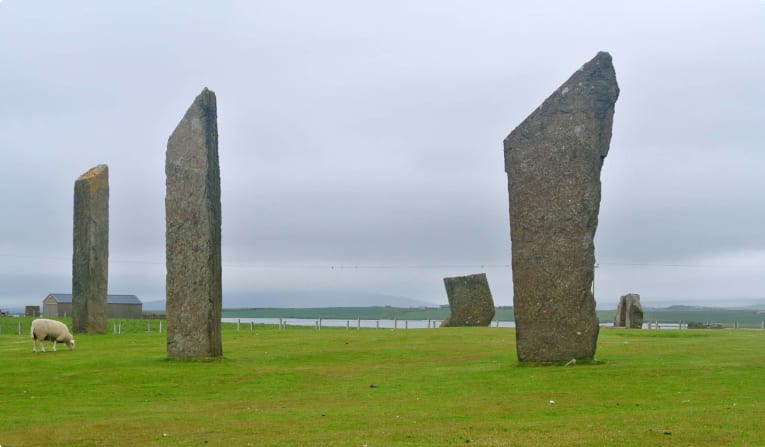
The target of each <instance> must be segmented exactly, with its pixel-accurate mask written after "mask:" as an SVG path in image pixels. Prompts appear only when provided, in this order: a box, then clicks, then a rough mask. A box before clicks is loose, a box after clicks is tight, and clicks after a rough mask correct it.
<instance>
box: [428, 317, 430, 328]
mask: <svg viewBox="0 0 765 447" xmlns="http://www.w3.org/2000/svg"><path fill="white" fill-rule="evenodd" d="M428 329H430V319H428Z"/></svg>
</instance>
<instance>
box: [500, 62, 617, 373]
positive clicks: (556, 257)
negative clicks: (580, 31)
mask: <svg viewBox="0 0 765 447" xmlns="http://www.w3.org/2000/svg"><path fill="white" fill-rule="evenodd" d="M618 96H619V87H618V86H617V83H616V75H615V73H614V68H613V65H612V64H611V55H609V54H608V53H604V52H600V53H598V54H597V55H596V56H595V57H594V58H593V59H592V60H591V61H589V62H588V63H586V64H585V65H584V66H582V68H580V69H579V70H578V71H577V72H576V73H574V74H573V75H572V76H571V78H569V79H568V80H567V81H566V82H565V83H563V85H561V86H560V88H558V90H556V91H555V92H554V93H553V94H552V95H551V96H550V97H549V98H547V99H546V100H545V101H544V103H542V105H541V106H540V107H539V108H537V109H536V110H535V111H534V112H533V113H532V114H531V115H530V116H529V117H528V118H526V120H524V121H523V122H522V123H521V124H520V125H519V126H518V127H517V128H515V130H513V132H512V133H510V135H509V136H508V137H507V138H506V139H505V142H504V146H505V171H506V172H507V177H508V192H509V197H510V237H511V243H512V265H513V288H514V298H513V301H514V312H515V323H516V335H517V338H516V345H517V350H518V359H519V360H520V361H532V362H556V361H564V360H571V359H573V358H586V359H590V358H593V357H594V356H595V348H596V343H597V339H598V318H597V315H596V314H595V299H594V297H593V295H592V291H591V287H592V281H593V277H594V276H593V275H594V264H595V247H594V244H593V239H594V237H595V230H596V227H597V224H598V212H599V209H600V169H601V167H602V165H603V159H604V158H605V157H606V154H608V148H609V144H610V141H611V126H612V124H613V114H614V104H615V103H616V99H617V97H618Z"/></svg>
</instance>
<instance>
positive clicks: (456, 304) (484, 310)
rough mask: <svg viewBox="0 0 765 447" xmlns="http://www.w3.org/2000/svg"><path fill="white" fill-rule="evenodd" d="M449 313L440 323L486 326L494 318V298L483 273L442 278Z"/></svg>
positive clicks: (442, 325) (443, 324)
mask: <svg viewBox="0 0 765 447" xmlns="http://www.w3.org/2000/svg"><path fill="white" fill-rule="evenodd" d="M444 286H445V287H446V296H447V298H448V299H449V308H450V309H451V314H450V315H449V318H447V319H446V320H444V322H443V323H441V327H449V326H488V325H489V323H491V320H492V318H494V299H492V297H491V290H490V289H489V281H488V280H487V279H486V274H485V273H479V274H477V275H467V276H457V277H454V278H444Z"/></svg>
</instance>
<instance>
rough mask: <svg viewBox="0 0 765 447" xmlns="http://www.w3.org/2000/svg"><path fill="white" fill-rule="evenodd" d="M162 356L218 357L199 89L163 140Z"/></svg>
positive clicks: (206, 143) (211, 124) (207, 99)
mask: <svg viewBox="0 0 765 447" xmlns="http://www.w3.org/2000/svg"><path fill="white" fill-rule="evenodd" d="M165 174H166V175H167V181H166V187H167V195H166V197H165V212H166V224H167V232H166V245H167V246H166V257H167V284H166V293H167V355H168V357H170V358H178V359H184V358H199V357H219V356H221V355H223V347H222V343H221V333H220V329H221V328H220V324H221V322H220V319H221V306H222V295H223V292H222V284H221V248H220V243H221V203H220V168H219V165H218V124H217V108H216V99H215V93H213V92H212V91H210V90H208V89H206V88H205V89H204V90H203V91H202V93H200V94H199V96H197V98H196V99H195V100H194V103H193V104H192V105H191V107H189V109H188V110H187V111H186V114H185V115H184V117H183V119H182V120H181V122H180V123H178V126H177V127H176V128H175V131H173V134H172V135H171V136H170V139H169V140H168V142H167V158H166V161H165Z"/></svg>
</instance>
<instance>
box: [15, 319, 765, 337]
mask: <svg viewBox="0 0 765 447" xmlns="http://www.w3.org/2000/svg"><path fill="white" fill-rule="evenodd" d="M32 320H33V318H31V317H0V335H17V336H29V331H30V328H31V325H32ZM59 320H60V321H62V322H64V323H65V324H67V326H69V327H70V328H71V318H61V319H59ZM221 322H222V323H224V324H234V325H236V330H242V327H243V326H244V328H245V329H249V330H254V328H255V326H256V325H272V326H278V328H279V329H280V330H284V329H287V328H288V327H289V326H302V327H306V326H307V327H313V328H314V329H315V330H322V328H325V327H331V328H345V329H346V330H351V329H356V330H359V329H432V328H438V327H440V325H441V320H432V319H431V320H398V319H374V320H370V319H361V318H357V319H354V320H350V319H329V318H319V319H309V318H222V319H221ZM489 326H490V327H495V328H514V327H515V322H514V321H501V320H495V321H492V322H491V323H490V325H489ZM601 327H604V328H607V327H613V324H611V323H604V324H601ZM643 329H648V330H657V329H660V330H663V329H681V330H686V329H760V330H765V321H761V322H760V323H759V324H752V323H751V322H750V323H747V324H742V323H740V322H738V321H734V322H728V323H714V322H703V323H694V322H686V321H679V322H677V321H675V322H670V321H659V320H655V321H649V322H645V323H643ZM166 330H167V322H166V321H165V320H160V319H142V320H132V319H126V320H118V319H109V320H108V329H107V332H108V333H111V334H113V335H121V334H123V333H141V332H143V333H151V332H154V333H160V334H161V333H163V332H165V331H166Z"/></svg>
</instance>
